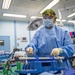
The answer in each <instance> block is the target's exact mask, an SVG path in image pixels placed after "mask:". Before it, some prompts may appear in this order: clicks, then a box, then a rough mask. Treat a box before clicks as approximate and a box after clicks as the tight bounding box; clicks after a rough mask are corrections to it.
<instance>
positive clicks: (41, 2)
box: [0, 0, 75, 21]
mask: <svg viewBox="0 0 75 75" xmlns="http://www.w3.org/2000/svg"><path fill="white" fill-rule="evenodd" d="M51 1H52V0H12V3H11V5H10V8H9V9H8V10H4V9H2V2H3V0H0V20H17V21H31V20H32V19H30V17H31V16H39V17H41V14H40V11H41V10H42V9H43V8H44V7H46V6H47V5H48V4H49V3H50V2H51ZM52 9H53V10H54V11H55V12H56V14H57V18H59V15H58V9H60V11H61V14H62V17H63V19H66V20H72V19H75V16H74V17H71V18H67V16H68V15H70V14H72V13H74V12H75V0H60V2H59V3H58V4H56V5H55V6H54V7H53V8H52ZM2 13H11V14H20V15H27V18H23V19H22V18H13V17H4V16H2Z"/></svg>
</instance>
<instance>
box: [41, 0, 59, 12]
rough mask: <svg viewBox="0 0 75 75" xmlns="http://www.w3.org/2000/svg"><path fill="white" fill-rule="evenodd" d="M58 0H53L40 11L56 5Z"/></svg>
mask: <svg viewBox="0 0 75 75" xmlns="http://www.w3.org/2000/svg"><path fill="white" fill-rule="evenodd" d="M59 1H60V0H53V1H52V2H51V3H50V4H49V5H47V6H46V7H45V8H44V9H43V10H42V11H41V12H40V13H42V12H44V10H46V9H50V8H52V7H53V6H54V5H56V4H57V3H58V2H59Z"/></svg>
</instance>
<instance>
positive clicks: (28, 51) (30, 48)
mask: <svg viewBox="0 0 75 75" xmlns="http://www.w3.org/2000/svg"><path fill="white" fill-rule="evenodd" d="M26 52H27V53H29V54H33V53H34V52H33V48H32V47H28V48H27V49H26Z"/></svg>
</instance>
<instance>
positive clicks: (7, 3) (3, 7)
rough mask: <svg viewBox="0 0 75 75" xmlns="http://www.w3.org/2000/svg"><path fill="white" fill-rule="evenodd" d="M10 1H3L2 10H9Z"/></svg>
mask: <svg viewBox="0 0 75 75" xmlns="http://www.w3.org/2000/svg"><path fill="white" fill-rule="evenodd" d="M11 1H12V0H3V4H2V9H9V7H10V4H11Z"/></svg>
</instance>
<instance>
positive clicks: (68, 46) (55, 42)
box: [26, 25, 74, 67]
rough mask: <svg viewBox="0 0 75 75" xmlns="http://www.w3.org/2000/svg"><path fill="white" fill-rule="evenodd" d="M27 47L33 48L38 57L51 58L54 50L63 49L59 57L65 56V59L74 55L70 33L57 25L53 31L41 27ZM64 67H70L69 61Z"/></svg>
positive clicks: (64, 63)
mask: <svg viewBox="0 0 75 75" xmlns="http://www.w3.org/2000/svg"><path fill="white" fill-rule="evenodd" d="M27 47H33V49H34V52H35V53H36V54H37V55H38V56H50V54H51V51H52V49H54V48H62V53H61V54H60V55H59V56H64V57H65V58H69V57H71V56H72V55H73V53H74V51H73V41H72V39H71V37H70V35H69V33H68V31H67V30H66V29H65V28H64V27H60V26H55V25H54V26H53V28H52V29H46V28H45V27H44V26H41V27H40V28H39V29H38V30H37V31H36V33H35V34H34V36H33V39H32V41H31V42H30V44H29V45H28V46H27ZM27 47H26V48H27ZM62 66H63V67H69V63H68V61H67V60H64V61H63V64H62Z"/></svg>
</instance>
